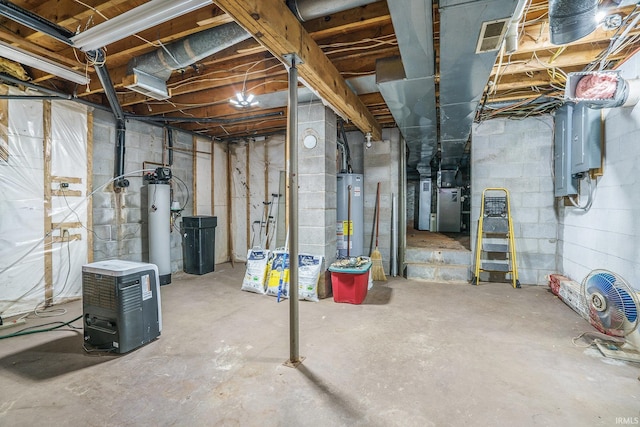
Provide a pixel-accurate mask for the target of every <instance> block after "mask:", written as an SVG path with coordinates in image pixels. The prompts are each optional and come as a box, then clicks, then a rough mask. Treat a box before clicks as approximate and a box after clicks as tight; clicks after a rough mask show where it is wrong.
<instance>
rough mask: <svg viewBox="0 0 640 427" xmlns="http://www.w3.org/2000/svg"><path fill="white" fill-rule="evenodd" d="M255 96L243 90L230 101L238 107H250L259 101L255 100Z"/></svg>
mask: <svg viewBox="0 0 640 427" xmlns="http://www.w3.org/2000/svg"><path fill="white" fill-rule="evenodd" d="M254 98H255V96H253V94H249V95H247V94H246V92H245V91H244V90H243V91H242V92H238V93H236V97H235V98H231V99H229V102H230V103H231V105H233V106H234V107H236V108H250V107H255V106H257V105H258V101H254V100H253V99H254Z"/></svg>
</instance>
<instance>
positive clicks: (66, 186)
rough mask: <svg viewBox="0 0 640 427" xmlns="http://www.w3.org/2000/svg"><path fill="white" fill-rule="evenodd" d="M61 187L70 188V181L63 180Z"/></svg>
mask: <svg viewBox="0 0 640 427" xmlns="http://www.w3.org/2000/svg"><path fill="white" fill-rule="evenodd" d="M60 188H69V183H68V182H61V183H60Z"/></svg>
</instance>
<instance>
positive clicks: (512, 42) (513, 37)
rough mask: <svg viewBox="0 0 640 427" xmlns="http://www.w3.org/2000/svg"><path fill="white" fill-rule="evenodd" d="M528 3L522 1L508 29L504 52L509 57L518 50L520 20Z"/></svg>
mask: <svg viewBox="0 0 640 427" xmlns="http://www.w3.org/2000/svg"><path fill="white" fill-rule="evenodd" d="M527 3H528V2H527V1H524V0H520V1H519V2H518V6H517V7H516V11H515V12H514V14H513V18H511V21H510V22H509V28H507V34H506V36H505V38H504V52H505V53H506V54H508V55H510V54H512V53H514V52H515V51H516V50H518V33H519V29H520V20H521V19H522V16H523V15H524V8H525V6H526V5H527Z"/></svg>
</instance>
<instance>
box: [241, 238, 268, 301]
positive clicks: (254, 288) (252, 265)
mask: <svg viewBox="0 0 640 427" xmlns="http://www.w3.org/2000/svg"><path fill="white" fill-rule="evenodd" d="M268 264H269V251H268V250H262V249H249V252H248V253H247V272H246V273H245V275H244V279H243V280H242V288H241V289H242V290H243V291H249V292H255V293H257V294H264V293H265V291H266V288H265V287H266V277H267V265H268Z"/></svg>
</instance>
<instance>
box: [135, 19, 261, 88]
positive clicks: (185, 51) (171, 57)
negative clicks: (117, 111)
mask: <svg viewBox="0 0 640 427" xmlns="http://www.w3.org/2000/svg"><path fill="white" fill-rule="evenodd" d="M250 37H251V35H250V34H249V33H248V32H246V31H245V30H244V28H242V27H241V26H240V25H238V24H236V23H235V22H230V23H228V24H224V25H220V26H218V27H213V28H210V29H208V30H205V31H201V32H199V33H195V34H193V35H191V36H189V37H186V38H184V39H182V40H178V41H176V42H173V43H170V44H168V45H166V46H164V47H162V48H160V49H157V50H155V51H153V52H150V53H147V54H144V55H141V56H138V57H136V58H133V59H132V60H131V61H129V64H128V66H127V77H125V80H124V82H123V84H124V85H125V86H126V87H128V88H130V89H132V90H135V91H137V92H140V93H143V94H145V95H147V96H150V97H153V98H156V99H166V98H168V97H169V96H170V94H169V92H168V90H167V88H166V82H167V80H168V79H169V77H170V76H171V72H172V71H174V70H180V69H183V68H186V67H189V66H190V65H192V64H194V63H196V62H198V61H201V60H202V59H204V58H206V57H208V56H211V55H213V54H215V53H217V52H220V51H221V50H224V49H226V48H228V47H231V46H233V45H235V44H238V43H240V42H241V41H244V40H247V39H248V38H250Z"/></svg>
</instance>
